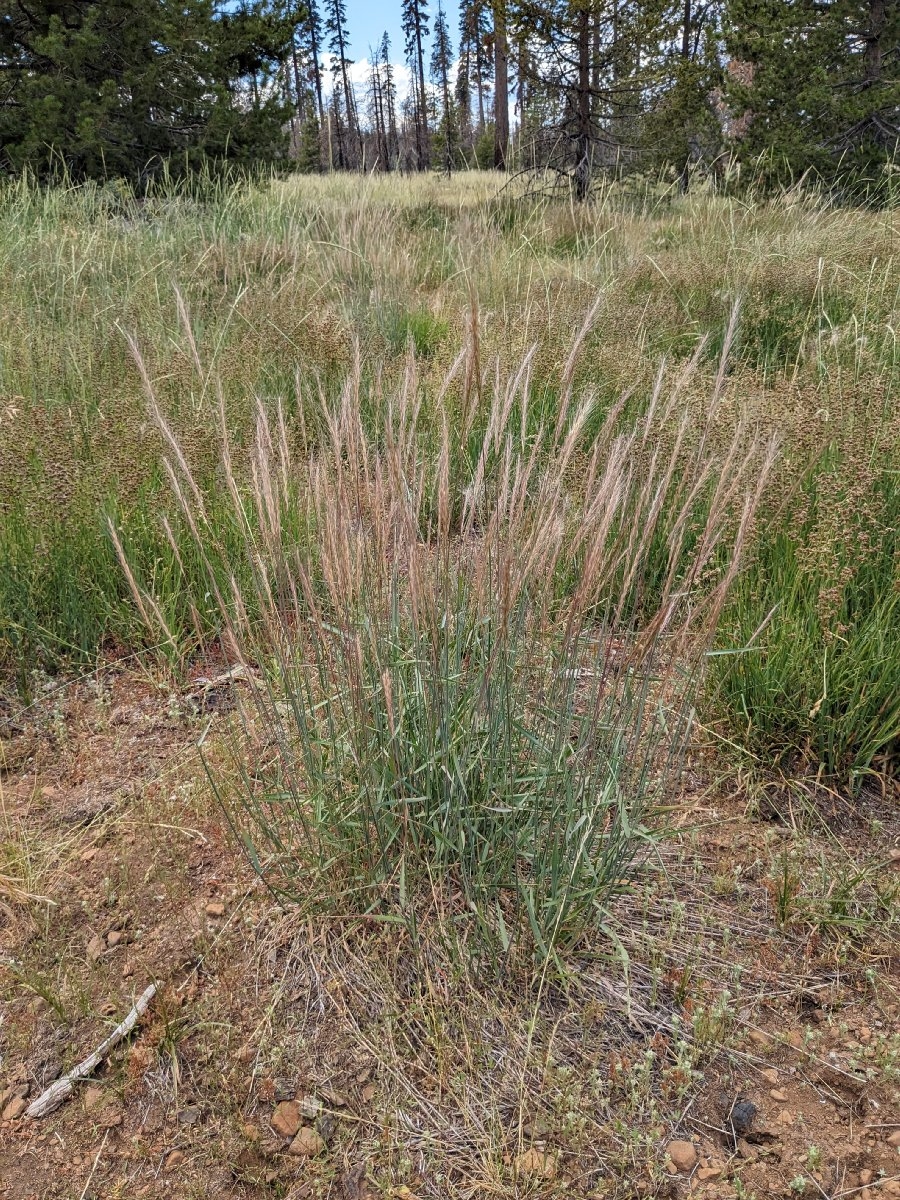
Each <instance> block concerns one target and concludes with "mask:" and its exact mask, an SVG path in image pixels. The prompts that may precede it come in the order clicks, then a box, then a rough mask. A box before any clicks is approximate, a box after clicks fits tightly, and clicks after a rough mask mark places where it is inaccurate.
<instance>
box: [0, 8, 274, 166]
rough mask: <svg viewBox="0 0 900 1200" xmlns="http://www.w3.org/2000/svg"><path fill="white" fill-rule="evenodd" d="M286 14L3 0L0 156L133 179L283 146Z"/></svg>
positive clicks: (265, 155)
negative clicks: (169, 167)
mask: <svg viewBox="0 0 900 1200" xmlns="http://www.w3.org/2000/svg"><path fill="white" fill-rule="evenodd" d="M293 27H294V20H293V18H292V16H291V14H290V13H289V12H288V11H287V7H286V5H283V4H281V3H275V2H274V0H272V2H269V0H252V2H251V0H245V2H244V3H242V4H241V6H240V7H239V8H238V9H237V10H235V9H234V6H233V5H226V4H224V3H217V2H216V0H28V3H19V2H18V0H0V78H2V80H3V92H2V96H0V169H4V170H6V171H20V170H22V169H23V168H25V167H28V168H29V169H30V170H32V171H33V172H34V173H35V174H37V175H38V176H48V175H50V174H52V173H53V172H54V171H56V170H58V169H59V168H60V167H64V169H65V170H66V171H67V172H68V174H69V176H70V178H73V179H75V180H81V179H87V178H91V177H93V178H105V177H110V176H120V177H124V178H127V179H129V180H131V181H133V182H134V183H136V184H138V185H139V186H142V185H144V184H146V183H147V182H148V180H149V179H150V178H151V177H152V175H153V174H154V173H156V172H157V171H159V170H161V169H162V167H163V165H164V164H166V163H171V164H172V166H173V169H175V168H177V169H184V168H185V167H186V166H187V167H190V166H191V165H196V164H199V163H200V161H201V160H203V159H208V158H210V157H212V158H216V159H225V158H227V159H231V160H233V161H237V162H243V163H252V162H254V161H260V160H272V159H278V158H281V157H285V156H286V154H287V150H288V137H287V133H286V131H287V129H288V128H289V119H290V115H291V114H290V106H289V104H288V103H287V102H286V96H285V94H284V87H283V84H280V83H279V79H283V64H284V62H285V60H286V58H287V56H288V53H289V48H290V42H291V37H292V33H293Z"/></svg>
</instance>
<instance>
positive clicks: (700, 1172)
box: [697, 1166, 723, 1183]
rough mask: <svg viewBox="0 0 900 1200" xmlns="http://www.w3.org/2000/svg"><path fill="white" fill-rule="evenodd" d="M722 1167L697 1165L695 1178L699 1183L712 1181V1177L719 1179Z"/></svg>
mask: <svg viewBox="0 0 900 1200" xmlns="http://www.w3.org/2000/svg"><path fill="white" fill-rule="evenodd" d="M722 1171H723V1168H722V1167H712V1166H710V1167H698V1168H697V1178H698V1179H699V1180H700V1182H701V1183H712V1181H713V1180H714V1179H721V1177H722Z"/></svg>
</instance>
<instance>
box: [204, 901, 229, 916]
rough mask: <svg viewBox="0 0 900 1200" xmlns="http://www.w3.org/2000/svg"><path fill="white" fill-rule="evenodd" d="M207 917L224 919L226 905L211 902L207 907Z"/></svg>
mask: <svg viewBox="0 0 900 1200" xmlns="http://www.w3.org/2000/svg"><path fill="white" fill-rule="evenodd" d="M206 915H207V916H208V917H224V915H225V905H224V904H220V903H219V902H218V900H210V902H209V904H207V906H206Z"/></svg>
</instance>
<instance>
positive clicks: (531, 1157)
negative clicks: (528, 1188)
mask: <svg viewBox="0 0 900 1200" xmlns="http://www.w3.org/2000/svg"><path fill="white" fill-rule="evenodd" d="M514 1165H515V1169H516V1173H517V1174H518V1175H538V1176H539V1177H540V1178H541V1179H553V1178H554V1177H555V1176H556V1158H555V1157H554V1155H552V1154H547V1153H545V1152H544V1151H542V1150H538V1149H537V1148H536V1147H534V1146H532V1147H530V1148H529V1149H528V1150H523V1151H522V1153H521V1154H519V1155H517V1156H516V1160H515V1164H514Z"/></svg>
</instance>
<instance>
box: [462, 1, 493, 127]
mask: <svg viewBox="0 0 900 1200" xmlns="http://www.w3.org/2000/svg"><path fill="white" fill-rule="evenodd" d="M492 39H493V34H492V25H491V15H490V6H489V0H463V3H462V5H461V7H460V22H459V60H460V61H459V68H458V71H457V75H456V101H457V106H458V109H459V112H460V117H461V122H462V124H463V125H464V129H465V134H466V140H467V142H468V144H469V145H470V146H474V143H475V141H476V139H478V138H480V137H481V136H482V135H483V133H484V131H485V126H486V124H487V120H486V111H487V110H486V105H485V93H486V92H487V90H488V89H489V87H490V84H491V81H492V79H493V78H494V69H493V67H494V64H493V56H492V55H491V54H490V53H489V46H490V45H491V43H492ZM473 97H474V99H475V100H476V101H477V119H476V118H475V116H474V114H473V111H472V108H473V104H472V101H473ZM473 124H474V128H472V126H473Z"/></svg>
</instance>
